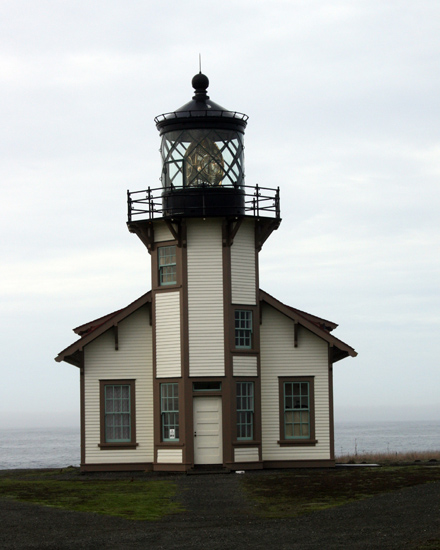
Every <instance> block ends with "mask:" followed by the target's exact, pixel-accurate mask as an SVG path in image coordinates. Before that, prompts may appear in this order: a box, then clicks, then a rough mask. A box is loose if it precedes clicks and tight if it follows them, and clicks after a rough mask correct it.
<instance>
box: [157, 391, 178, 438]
mask: <svg viewBox="0 0 440 550" xmlns="http://www.w3.org/2000/svg"><path fill="white" fill-rule="evenodd" d="M165 386H174V388H175V389H176V390H177V395H173V396H171V397H170V396H165V397H164V396H163V395H162V389H163V388H164V387H165ZM164 398H165V399H177V409H167V410H164V409H163V399H164ZM179 399H180V398H179V383H178V382H162V383H160V384H159V402H160V438H161V441H162V442H163V443H179V440H180V422H179V421H180V418H179V414H180V402H179ZM171 414H174V415H176V414H177V422H176V421H174V422H173V423H171V422H169V423H168V424H165V415H171ZM166 426H168V427H169V428H170V427H171V426H174V429H176V427H177V429H178V430H179V433H178V437H174V438H173V439H171V438H169V437H165V427H166Z"/></svg>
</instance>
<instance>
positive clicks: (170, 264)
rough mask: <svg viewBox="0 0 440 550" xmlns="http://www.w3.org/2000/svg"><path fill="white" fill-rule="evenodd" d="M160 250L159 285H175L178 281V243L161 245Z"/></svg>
mask: <svg viewBox="0 0 440 550" xmlns="http://www.w3.org/2000/svg"><path fill="white" fill-rule="evenodd" d="M158 251H159V285H160V286H165V285H175V284H176V282H177V271H176V245H171V246H160V247H159V248H158Z"/></svg>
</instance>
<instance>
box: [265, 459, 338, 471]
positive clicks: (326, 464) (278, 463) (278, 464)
mask: <svg viewBox="0 0 440 550" xmlns="http://www.w3.org/2000/svg"><path fill="white" fill-rule="evenodd" d="M334 466H335V461H334V460H331V459H317V460H264V461H263V468H268V469H269V468H276V469H278V468H334Z"/></svg>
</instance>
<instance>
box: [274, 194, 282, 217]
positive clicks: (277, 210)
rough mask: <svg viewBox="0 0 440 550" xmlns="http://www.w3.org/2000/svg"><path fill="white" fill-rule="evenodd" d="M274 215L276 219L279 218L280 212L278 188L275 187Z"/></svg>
mask: <svg viewBox="0 0 440 550" xmlns="http://www.w3.org/2000/svg"><path fill="white" fill-rule="evenodd" d="M275 213H276V217H277V219H279V218H280V215H281V212H280V188H279V187H277V192H276V195H275Z"/></svg>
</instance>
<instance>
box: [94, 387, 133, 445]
mask: <svg viewBox="0 0 440 550" xmlns="http://www.w3.org/2000/svg"><path fill="white" fill-rule="evenodd" d="M111 385H126V386H130V422H131V426H130V427H131V430H130V432H131V440H130V441H127V442H126V443H124V442H117V443H108V442H107V441H106V440H105V392H104V388H105V386H111ZM99 411H100V413H99V414H100V442H99V443H98V447H100V448H101V449H102V450H111V449H113V450H121V449H136V447H137V446H138V445H139V444H138V443H136V394H135V380H118V379H116V380H100V381H99Z"/></svg>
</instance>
